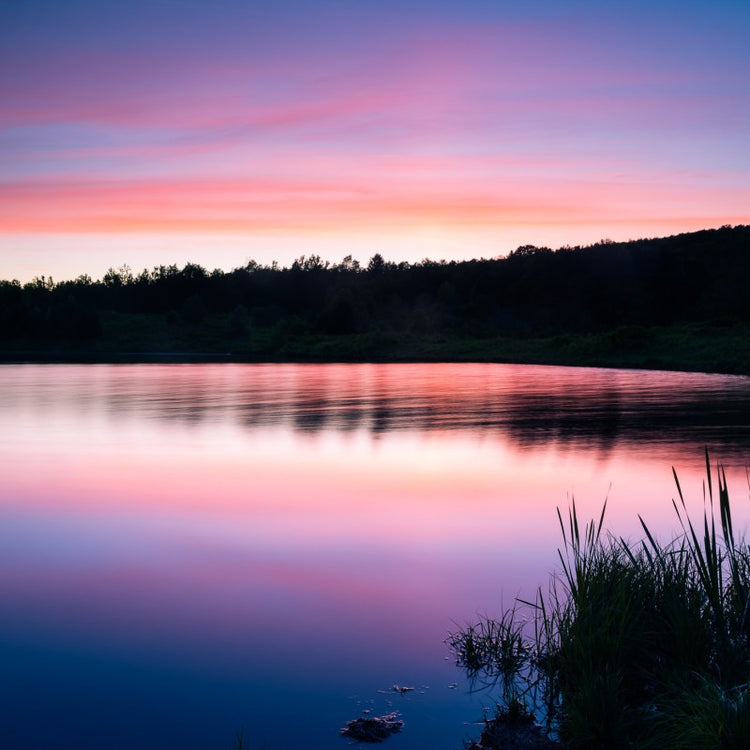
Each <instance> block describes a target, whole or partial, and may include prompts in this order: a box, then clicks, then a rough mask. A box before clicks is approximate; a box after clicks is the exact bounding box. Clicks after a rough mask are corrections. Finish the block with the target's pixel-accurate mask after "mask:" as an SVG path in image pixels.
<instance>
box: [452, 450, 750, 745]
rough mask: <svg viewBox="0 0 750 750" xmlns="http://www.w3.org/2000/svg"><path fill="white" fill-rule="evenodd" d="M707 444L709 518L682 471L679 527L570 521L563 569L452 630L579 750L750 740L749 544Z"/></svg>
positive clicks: (485, 674) (470, 653) (486, 675)
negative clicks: (689, 492) (665, 529)
mask: <svg viewBox="0 0 750 750" xmlns="http://www.w3.org/2000/svg"><path fill="white" fill-rule="evenodd" d="M715 473H716V480H717V481H716V491H717V497H716V496H715V494H714V482H713V481H712V471H711V466H710V462H709V456H708V453H706V480H705V481H704V487H703V499H704V509H703V517H702V518H701V519H700V521H699V523H697V524H696V523H694V522H693V520H692V519H691V518H690V515H689V514H688V511H687V506H686V503H685V500H684V497H683V493H682V489H681V487H680V483H679V480H678V479H677V475H676V473H675V481H676V483H677V493H678V500H677V501H673V504H674V509H675V513H676V517H677V520H678V522H679V525H680V528H681V531H682V533H681V534H680V535H679V536H678V537H677V538H676V539H675V540H673V541H671V542H669V543H663V542H660V541H659V540H657V539H656V537H655V536H654V535H653V534H652V533H651V531H650V529H649V528H648V526H647V525H646V523H645V522H644V521H643V519H642V518H640V517H639V520H640V522H641V526H642V529H643V533H644V537H643V539H642V540H641V541H639V542H637V543H632V542H629V541H626V540H624V539H622V538H617V537H614V536H612V535H611V534H607V533H605V532H604V531H603V526H604V517H605V510H606V503H605V507H604V508H603V509H602V513H601V515H600V517H599V518H598V519H596V520H594V521H590V522H589V523H587V524H585V525H584V526H582V525H581V522H580V521H579V518H578V515H577V512H576V507H575V504H574V503H573V504H572V505H571V507H570V509H569V511H568V515H567V518H564V517H563V515H562V514H560V512H559V511H558V517H559V521H560V528H561V531H562V547H561V548H560V550H559V557H560V563H561V569H560V571H559V572H558V573H557V574H556V575H554V576H553V577H552V578H551V581H550V585H549V589H548V591H547V592H546V593H543V592H542V590H541V589H540V590H539V592H538V594H537V597H536V600H535V601H533V602H519V603H517V605H516V606H515V607H514V608H513V609H510V610H508V611H506V612H504V613H503V615H502V616H501V617H500V619H499V620H492V619H490V618H485V619H483V620H481V621H480V622H479V623H478V624H475V625H470V626H468V627H466V628H463V629H461V630H459V631H458V632H456V633H452V634H450V636H449V638H448V641H449V643H450V645H451V646H452V648H453V649H454V651H455V654H456V658H457V662H458V664H459V665H461V666H463V667H464V668H465V669H466V670H467V672H468V673H469V675H470V676H472V677H475V678H483V679H485V680H491V681H492V682H493V683H495V684H497V685H499V686H500V687H501V691H500V704H501V707H503V709H504V710H506V711H507V710H508V708H509V707H511V708H512V707H516V708H518V707H520V708H521V709H523V710H524V711H527V712H531V713H533V714H534V715H535V716H536V718H537V720H538V721H539V723H541V724H543V725H544V727H545V729H546V731H547V733H548V734H549V735H550V736H553V737H556V738H558V739H559V740H560V741H561V742H562V743H563V744H565V745H567V746H568V747H570V748H615V749H616V748H626V747H627V748H631V747H634V748H644V749H648V748H664V747H670V748H704V747H705V748H709V747H711V748H735V747H736V748H748V747H750V684H749V682H750V548H749V547H748V545H747V543H746V542H745V540H744V539H743V538H737V537H736V536H735V532H734V528H733V522H732V512H731V506H730V501H729V493H728V490H727V483H726V475H725V472H724V470H723V468H722V467H721V466H718V467H717V468H716V469H715Z"/></svg>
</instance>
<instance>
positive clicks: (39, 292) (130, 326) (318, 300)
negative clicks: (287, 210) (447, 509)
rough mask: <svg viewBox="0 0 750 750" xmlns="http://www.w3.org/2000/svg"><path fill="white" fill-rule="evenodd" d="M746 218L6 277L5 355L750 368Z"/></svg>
mask: <svg viewBox="0 0 750 750" xmlns="http://www.w3.org/2000/svg"><path fill="white" fill-rule="evenodd" d="M748 278H750V226H736V227H722V228H720V229H712V230H704V231H700V232H693V233H689V234H681V235H676V236H673V237H665V238H659V239H644V240H636V241H631V242H625V243H615V242H609V241H602V242H600V243H597V244H596V245H592V246H587V247H563V248H559V249H557V250H551V249H550V248H545V247H534V246H523V247H519V248H518V249H517V250H516V251H514V252H512V253H511V254H510V255H509V256H508V257H506V258H499V259H493V260H485V259H482V260H471V261H461V262H456V261H451V262H445V261H440V262H434V261H429V260H425V261H423V262H421V263H416V264H409V263H399V264H395V263H390V262H387V261H385V260H384V259H383V258H382V257H381V256H380V255H375V256H373V257H372V258H371V259H370V261H369V263H368V264H367V265H366V266H360V264H359V263H357V261H355V260H352V259H351V258H350V257H347V258H344V260H343V261H341V263H338V264H329V263H327V262H323V261H322V260H321V259H320V258H319V257H317V256H315V255H313V256H309V257H304V256H303V257H301V258H299V259H298V260H296V261H295V262H294V263H293V264H292V265H291V266H290V267H288V268H281V267H279V266H277V265H276V264H271V265H270V266H263V265H258V264H257V263H254V262H253V261H250V262H248V263H247V264H246V265H245V266H243V267H241V268H236V269H234V270H232V271H230V272H224V271H221V270H214V271H208V270H206V269H204V268H202V267H201V266H198V265H195V264H192V263H188V264H187V265H185V266H184V267H183V268H181V269H180V268H178V267H177V266H158V267H155V268H153V269H152V270H150V271H149V270H143V271H142V272H140V273H134V272H133V271H132V270H131V269H129V268H127V267H122V268H120V269H117V270H115V269H110V271H109V272H108V273H107V274H105V276H104V277H103V278H102V279H100V280H93V279H91V278H90V277H88V276H85V275H84V276H80V277H78V278H77V279H75V280H72V281H63V282H55V281H54V280H52V279H50V278H46V277H44V276H42V277H37V278H35V279H34V280H33V281H32V282H29V283H26V284H20V283H19V282H18V281H14V280H10V281H0V359H2V360H3V361H6V362H7V361H154V360H166V361H170V360H175V359H178V360H184V359H192V360H221V361H226V360H230V361H245V362H258V361H310V362H316V361H492V362H518V363H544V364H564V365H594V366H612V367H636V368H652V369H680V370H695V371H707V372H727V373H742V374H747V373H750V295H748V294H747V289H746V280H747V279H748Z"/></svg>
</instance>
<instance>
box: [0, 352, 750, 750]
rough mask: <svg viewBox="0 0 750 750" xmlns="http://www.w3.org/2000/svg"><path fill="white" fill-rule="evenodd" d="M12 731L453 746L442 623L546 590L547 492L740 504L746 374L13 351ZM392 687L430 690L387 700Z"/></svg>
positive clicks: (0, 624)
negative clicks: (360, 727)
mask: <svg viewBox="0 0 750 750" xmlns="http://www.w3.org/2000/svg"><path fill="white" fill-rule="evenodd" d="M0 395H1V401H0V416H1V418H2V419H1V421H0V448H1V450H0V477H2V482H1V484H0V601H1V602H2V607H1V608H0V651H1V653H0V663H1V664H2V672H3V679H2V680H1V681H0V690H1V691H2V695H0V746H1V747H3V748H27V747H38V748H41V747H50V748H52V747H54V748H56V749H57V750H67V749H68V748H71V749H73V748H75V749H76V750H83V749H85V748H97V749H99V748H102V747H106V748H108V750H117V749H118V748H123V749H124V748H128V750H132V749H137V748H180V750H193V749H195V750H198V748H200V749H201V750H203V749H206V750H211V749H212V748H216V749H217V750H218V749H220V748H226V749H227V750H228V749H229V748H231V747H232V744H233V742H234V737H235V735H236V733H237V732H239V731H244V736H245V738H246V740H249V742H250V746H251V747H253V748H290V747H309V748H336V747H340V748H344V747H346V741H345V740H343V739H341V738H340V737H339V736H338V729H339V727H340V726H342V725H343V724H344V723H345V722H346V721H347V720H348V719H351V718H355V717H356V716H358V715H359V714H360V712H361V711H362V710H364V709H371V710H372V711H374V712H375V713H381V712H385V711H386V710H394V709H396V710H399V711H400V712H401V713H402V715H403V719H404V721H405V722H406V725H405V728H404V731H403V733H402V734H401V735H398V736H394V737H393V738H392V739H389V740H388V743H387V745H386V746H387V747H391V748H393V749H394V750H397V749H398V748H403V749H405V748H407V747H408V748H409V750H414V749H416V750H421V749H422V748H424V749H425V750H427V748H429V749H430V750H442V749H445V750H449V749H450V750H458V749H459V748H461V746H462V740H463V739H465V738H468V737H472V736H474V737H475V736H476V735H477V734H478V730H477V728H476V727H474V726H472V725H471V722H472V721H475V720H479V719H481V716H482V707H483V706H489V705H491V704H492V696H491V695H486V694H478V695H477V694H468V693H467V690H466V687H467V686H466V685H465V684H464V682H463V681H462V679H461V674H460V672H459V671H458V670H457V669H456V668H455V667H454V666H453V664H452V662H451V661H450V659H449V658H447V656H448V654H447V650H446V647H445V645H444V642H443V641H444V638H445V636H446V633H447V631H448V630H450V629H451V628H452V627H454V625H453V623H454V622H464V621H466V620H468V619H471V618H472V617H473V616H474V615H475V614H476V613H477V612H489V613H492V612H497V611H498V610H499V609H500V607H501V606H502V605H503V604H505V605H509V604H510V603H512V601H513V598H514V597H515V596H516V595H518V594H521V595H527V596H533V592H534V590H535V588H536V587H537V586H538V585H539V584H545V582H546V580H547V574H548V571H550V570H552V569H553V568H554V565H555V550H556V547H557V544H558V529H557V521H556V515H555V508H556V507H557V506H561V507H562V508H563V509H564V508H565V507H566V506H567V504H568V502H569V499H570V498H571V497H573V496H574V497H575V499H576V504H577V506H578V508H579V512H580V513H582V514H583V515H594V514H596V513H598V511H599V509H600V507H601V503H602V502H603V500H604V498H605V497H607V496H608V497H609V506H608V507H609V510H608V525H609V527H610V528H611V529H612V530H613V531H615V532H616V533H618V534H621V535H625V536H628V535H635V534H637V530H638V525H637V519H636V514H637V513H640V514H642V515H643V516H644V517H645V518H646V519H647V520H648V521H649V522H650V524H651V525H652V526H653V527H654V528H656V529H658V530H659V533H660V534H662V535H665V536H671V534H672V532H673V531H674V530H675V524H674V519H673V517H672V510H671V504H670V499H671V498H672V497H673V496H674V495H675V492H674V485H673V480H672V477H671V466H672V465H674V466H675V467H676V469H677V471H678V472H679V474H680V478H681V481H682V484H683V488H684V489H685V491H686V495H687V497H688V500H689V501H690V502H691V503H692V505H693V507H695V508H696V509H697V508H700V504H701V497H702V496H701V479H702V476H703V460H704V459H703V450H704V446H708V447H709V449H710V450H711V453H712V455H713V456H714V457H715V458H717V459H719V458H720V459H721V460H722V461H723V462H724V463H725V464H726V465H727V467H728V469H729V483H730V493H731V495H732V496H733V497H734V499H735V500H736V505H737V510H738V513H739V516H740V525H743V526H744V525H746V522H747V520H748V519H749V518H750V513H748V512H747V511H748V509H750V503H748V485H747V479H746V476H745V464H746V462H748V460H749V459H750V380H749V379H746V378H737V377H726V376H707V375H686V374H675V373H647V372H618V371H613V370H596V369H593V370H592V369H571V368H552V367H521V366H506V365H473V364H468V365H127V366H109V365H101V366H99V365H97V366H3V367H2V368H0ZM394 683H397V684H399V685H408V686H413V687H415V690H414V691H413V692H410V693H407V694H406V695H404V696H400V695H398V694H396V693H394V692H393V691H392V690H391V687H392V685H393V684H394Z"/></svg>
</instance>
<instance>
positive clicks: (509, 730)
mask: <svg viewBox="0 0 750 750" xmlns="http://www.w3.org/2000/svg"><path fill="white" fill-rule="evenodd" d="M560 748H561V745H560V743H559V742H555V741H554V740H552V739H550V738H549V737H547V736H546V735H545V734H544V732H543V731H542V729H541V728H540V727H539V726H537V725H536V724H535V723H534V722H533V721H532V720H530V719H527V718H521V719H518V718H509V717H508V716H507V714H506V715H502V714H501V715H499V716H496V717H495V718H494V719H491V720H489V721H487V722H486V723H485V727H484V731H483V732H482V736H481V737H480V738H479V741H478V742H473V743H472V744H471V745H469V746H468V748H467V750H560Z"/></svg>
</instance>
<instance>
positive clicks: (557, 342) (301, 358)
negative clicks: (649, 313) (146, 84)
mask: <svg viewBox="0 0 750 750" xmlns="http://www.w3.org/2000/svg"><path fill="white" fill-rule="evenodd" d="M150 317H151V316H138V319H137V320H131V321H128V322H132V323H133V325H132V326H128V327H125V326H123V322H124V321H116V323H117V325H114V324H113V325H112V326H111V328H110V329H109V330H105V331H104V332H103V334H102V336H101V337H100V338H98V339H96V340H93V341H90V342H87V344H86V345H82V344H78V345H73V344H69V343H66V342H57V343H51V342H50V343H48V344H44V345H40V342H16V343H15V345H9V342H6V345H5V346H4V347H3V348H1V349H0V364H22V363H25V364H65V363H70V364H120V363H122V364H149V363H158V364H166V363H175V364H177V363H179V364H187V363H191V364H197V363H220V362H226V363H243V364H282V363H300V364H302V363H310V364H313V363H320V364H324V363H325V364H330V363H383V364H385V363H392V364H395V363H424V364H427V363H439V362H451V363H459V362H466V363H470V362H474V363H480V362H481V363H497V364H518V365H548V366H558V367H596V368H607V369H621V370H650V371H655V370H665V371H671V372H698V373H706V374H726V375H743V376H747V375H750V327H747V326H744V325H734V326H726V327H721V326H716V325H712V324H709V323H695V324H691V325H683V326H670V327H652V328H640V327H632V326H631V327H620V328H616V329H612V330H607V331H601V332H598V333H593V334H592V333H588V334H576V333H563V334H558V335H555V336H546V337H534V338H512V337H502V336H498V337H493V338H471V337H467V336H451V335H432V336H416V335H396V334H384V333H382V332H377V331H374V332H366V333H361V334H350V335H338V336H334V335H329V336H324V335H312V334H301V335H284V336H280V335H279V332H278V331H277V330H275V329H270V328H268V329H255V330H253V331H251V332H249V333H248V334H247V335H245V336H242V337H238V338H227V337H218V336H215V335H214V336H210V335H209V334H210V333H211V331H207V330H206V329H204V328H198V329H194V330H181V331H179V332H177V333H178V334H179V335H173V336H171V337H169V339H166V340H165V339H164V338H163V337H161V336H158V337H155V336H154V335H153V332H154V331H157V332H158V330H159V325H158V324H159V323H160V321H159V320H151V319H150ZM125 332H127V334H128V335H127V336H125V335H124V333H125ZM191 344H192V346H191Z"/></svg>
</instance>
